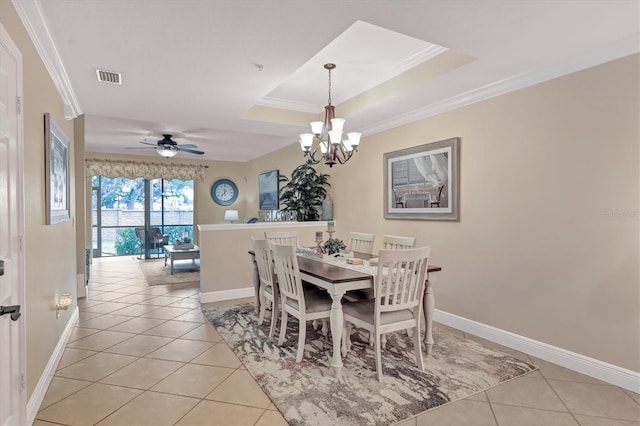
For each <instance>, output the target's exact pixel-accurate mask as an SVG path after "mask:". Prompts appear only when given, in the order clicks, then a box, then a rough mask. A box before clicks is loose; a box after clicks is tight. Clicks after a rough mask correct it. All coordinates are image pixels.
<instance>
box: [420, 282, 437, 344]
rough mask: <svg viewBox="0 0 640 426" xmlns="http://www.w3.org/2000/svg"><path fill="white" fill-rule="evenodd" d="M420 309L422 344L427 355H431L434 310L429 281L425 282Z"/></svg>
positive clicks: (433, 299) (431, 288)
mask: <svg viewBox="0 0 640 426" xmlns="http://www.w3.org/2000/svg"><path fill="white" fill-rule="evenodd" d="M422 307H423V309H424V322H425V328H424V343H425V345H426V346H427V355H430V354H431V349H432V348H433V329H432V322H433V313H434V310H435V298H434V296H433V287H432V286H431V281H429V280H427V283H426V286H425V290H424V299H423V300H422Z"/></svg>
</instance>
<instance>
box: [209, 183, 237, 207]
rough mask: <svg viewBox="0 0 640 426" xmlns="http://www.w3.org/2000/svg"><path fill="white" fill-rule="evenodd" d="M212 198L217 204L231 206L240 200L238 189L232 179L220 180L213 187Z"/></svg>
mask: <svg viewBox="0 0 640 426" xmlns="http://www.w3.org/2000/svg"><path fill="white" fill-rule="evenodd" d="M211 198H212V199H213V201H215V202H216V204H219V205H221V206H230V205H231V204H233V203H235V202H236V200H237V199H238V187H237V186H236V184H235V183H233V181H232V180H230V179H218V180H217V181H215V182H214V183H213V185H211Z"/></svg>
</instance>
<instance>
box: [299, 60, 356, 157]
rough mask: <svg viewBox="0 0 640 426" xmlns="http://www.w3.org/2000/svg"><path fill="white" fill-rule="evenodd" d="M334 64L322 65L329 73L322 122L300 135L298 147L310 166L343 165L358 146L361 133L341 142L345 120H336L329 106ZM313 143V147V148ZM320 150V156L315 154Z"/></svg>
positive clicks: (316, 123)
mask: <svg viewBox="0 0 640 426" xmlns="http://www.w3.org/2000/svg"><path fill="white" fill-rule="evenodd" d="M335 67H336V65H335V64H324V68H325V69H326V70H328V71H329V100H328V105H327V106H325V107H324V121H312V122H311V123H309V124H311V133H303V134H301V135H300V147H301V148H302V152H304V155H305V156H306V157H307V161H308V162H309V163H311V164H318V163H319V162H320V161H323V160H324V162H325V164H328V165H329V167H333V165H334V164H336V163H340V164H344V163H346V162H347V161H349V159H350V158H351V156H352V155H353V153H354V152H355V151H357V148H358V145H359V144H360V136H361V133H358V132H350V133H347V139H345V140H342V129H343V127H344V122H345V120H344V119H343V118H336V114H335V107H334V106H333V105H331V70H333V69H335ZM314 142H315V147H314V146H313V145H314ZM318 150H320V156H319V157H317V158H316V154H317V153H318Z"/></svg>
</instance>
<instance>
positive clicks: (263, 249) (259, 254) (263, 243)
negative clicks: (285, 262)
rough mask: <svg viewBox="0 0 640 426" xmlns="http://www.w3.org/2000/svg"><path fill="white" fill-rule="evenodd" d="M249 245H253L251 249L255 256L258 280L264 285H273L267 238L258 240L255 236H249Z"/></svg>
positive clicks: (272, 270) (271, 263) (271, 262)
mask: <svg viewBox="0 0 640 426" xmlns="http://www.w3.org/2000/svg"><path fill="white" fill-rule="evenodd" d="M251 245H252V246H253V251H254V253H255V256H256V264H257V265H258V278H259V279H260V282H261V283H262V284H264V285H266V286H273V284H274V283H275V278H274V269H273V259H272V258H271V249H270V248H269V242H268V241H267V240H258V239H256V238H255V237H251Z"/></svg>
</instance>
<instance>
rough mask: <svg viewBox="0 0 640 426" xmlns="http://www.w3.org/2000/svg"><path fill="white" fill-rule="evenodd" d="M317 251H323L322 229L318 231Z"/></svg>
mask: <svg viewBox="0 0 640 426" xmlns="http://www.w3.org/2000/svg"><path fill="white" fill-rule="evenodd" d="M315 241H316V251H317V252H318V253H322V246H321V244H322V231H316V240H315Z"/></svg>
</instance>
